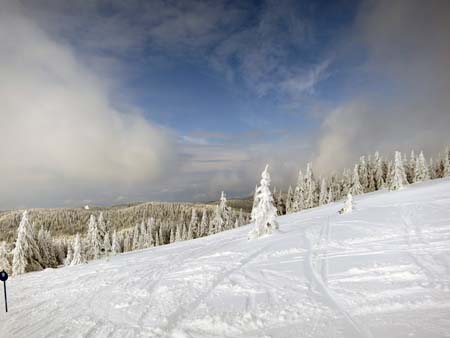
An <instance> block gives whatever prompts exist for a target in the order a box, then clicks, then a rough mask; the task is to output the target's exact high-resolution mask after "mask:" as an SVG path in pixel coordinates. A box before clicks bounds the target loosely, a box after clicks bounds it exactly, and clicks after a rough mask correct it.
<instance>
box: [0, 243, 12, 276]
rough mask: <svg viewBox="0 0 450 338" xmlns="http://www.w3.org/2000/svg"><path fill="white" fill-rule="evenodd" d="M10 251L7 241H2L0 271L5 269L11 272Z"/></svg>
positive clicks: (0, 246)
mask: <svg viewBox="0 0 450 338" xmlns="http://www.w3.org/2000/svg"><path fill="white" fill-rule="evenodd" d="M8 256H9V253H8V247H7V246H6V242H5V241H3V242H1V243H0V271H2V270H5V271H6V272H7V273H11V264H9V258H8Z"/></svg>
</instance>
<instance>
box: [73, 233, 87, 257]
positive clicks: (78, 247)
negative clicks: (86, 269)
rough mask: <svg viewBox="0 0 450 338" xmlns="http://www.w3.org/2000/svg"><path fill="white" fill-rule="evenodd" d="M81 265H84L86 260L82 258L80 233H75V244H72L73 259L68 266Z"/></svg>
mask: <svg viewBox="0 0 450 338" xmlns="http://www.w3.org/2000/svg"><path fill="white" fill-rule="evenodd" d="M83 263H86V258H85V256H84V250H83V244H82V242H81V238H80V233H77V235H76V236H75V242H74V243H73V259H72V262H71V263H70V265H78V264H83Z"/></svg>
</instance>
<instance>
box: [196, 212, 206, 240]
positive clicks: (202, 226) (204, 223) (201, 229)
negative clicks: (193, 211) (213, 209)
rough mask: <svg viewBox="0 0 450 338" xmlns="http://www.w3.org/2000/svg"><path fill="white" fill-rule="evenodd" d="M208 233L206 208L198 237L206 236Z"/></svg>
mask: <svg viewBox="0 0 450 338" xmlns="http://www.w3.org/2000/svg"><path fill="white" fill-rule="evenodd" d="M207 232H208V215H207V213H206V208H203V212H202V221H201V222H200V230H199V235H198V237H202V236H205V235H206V234H207Z"/></svg>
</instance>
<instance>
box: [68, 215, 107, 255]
mask: <svg viewBox="0 0 450 338" xmlns="http://www.w3.org/2000/svg"><path fill="white" fill-rule="evenodd" d="M102 244H103V243H102V242H101V241H100V234H99V230H98V225H97V221H96V220H95V216H94V215H91V217H90V218H89V224H88V233H87V246H88V247H87V252H88V258H89V259H97V258H99V257H100V254H101V250H102ZM80 246H81V243H80ZM74 250H75V248H74Z"/></svg>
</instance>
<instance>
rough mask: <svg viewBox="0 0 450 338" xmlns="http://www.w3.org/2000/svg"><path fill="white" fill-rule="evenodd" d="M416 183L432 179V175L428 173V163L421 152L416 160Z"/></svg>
mask: <svg viewBox="0 0 450 338" xmlns="http://www.w3.org/2000/svg"><path fill="white" fill-rule="evenodd" d="M414 169H415V171H414V182H422V181H427V180H429V179H430V173H429V171H428V166H427V161H426V160H425V157H424V156H423V152H422V151H421V152H420V154H419V156H418V157H417V159H416V164H415V166H414Z"/></svg>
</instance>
